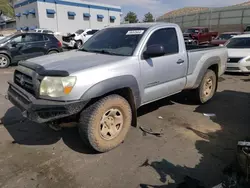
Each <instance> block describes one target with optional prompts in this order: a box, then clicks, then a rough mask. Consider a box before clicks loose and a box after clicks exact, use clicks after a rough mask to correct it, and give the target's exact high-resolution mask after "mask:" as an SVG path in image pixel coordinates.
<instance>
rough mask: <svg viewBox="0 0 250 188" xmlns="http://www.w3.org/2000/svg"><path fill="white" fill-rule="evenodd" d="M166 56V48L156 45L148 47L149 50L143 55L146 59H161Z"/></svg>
mask: <svg viewBox="0 0 250 188" xmlns="http://www.w3.org/2000/svg"><path fill="white" fill-rule="evenodd" d="M163 55H165V49H164V46H162V45H160V44H155V45H151V46H148V47H147V50H146V51H145V52H144V53H143V56H144V58H145V59H147V58H150V57H159V56H163Z"/></svg>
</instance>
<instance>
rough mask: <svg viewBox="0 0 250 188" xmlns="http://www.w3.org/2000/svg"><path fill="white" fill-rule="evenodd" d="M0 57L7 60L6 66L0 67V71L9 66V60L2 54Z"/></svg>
mask: <svg viewBox="0 0 250 188" xmlns="http://www.w3.org/2000/svg"><path fill="white" fill-rule="evenodd" d="M0 57H4V58H6V59H7V65H6V66H4V67H0V69H4V68H8V67H9V66H10V58H9V57H8V56H6V55H4V54H0Z"/></svg>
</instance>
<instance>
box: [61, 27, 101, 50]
mask: <svg viewBox="0 0 250 188" xmlns="http://www.w3.org/2000/svg"><path fill="white" fill-rule="evenodd" d="M97 31H99V30H98V29H86V30H83V29H79V30H77V31H76V32H75V33H72V34H68V35H67V36H63V37H62V40H63V45H64V46H66V47H70V48H77V49H80V48H81V46H82V45H83V44H84V43H85V42H86V41H87V40H88V39H89V38H90V37H92V36H93V35H94V34H95V33H96V32H97Z"/></svg>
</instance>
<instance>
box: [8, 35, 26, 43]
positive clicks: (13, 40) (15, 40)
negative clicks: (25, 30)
mask: <svg viewBox="0 0 250 188" xmlns="http://www.w3.org/2000/svg"><path fill="white" fill-rule="evenodd" d="M24 37H25V36H24V35H20V36H18V37H15V38H13V39H12V40H11V41H12V42H16V43H21V42H23V39H24Z"/></svg>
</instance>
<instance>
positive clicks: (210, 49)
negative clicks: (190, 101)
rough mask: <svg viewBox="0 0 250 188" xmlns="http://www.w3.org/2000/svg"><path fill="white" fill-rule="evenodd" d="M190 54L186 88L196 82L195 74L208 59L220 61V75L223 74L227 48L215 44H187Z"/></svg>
mask: <svg viewBox="0 0 250 188" xmlns="http://www.w3.org/2000/svg"><path fill="white" fill-rule="evenodd" d="M186 49H187V54H188V63H189V66H188V70H187V85H186V89H188V88H191V87H192V86H194V85H195V84H194V83H193V82H194V81H195V80H196V79H195V78H193V77H194V75H198V74H199V71H200V70H201V69H202V67H203V65H204V64H205V62H207V61H212V62H214V61H216V62H219V65H220V66H219V70H218V71H219V72H218V76H220V75H222V74H223V73H224V72H225V69H226V62H227V56H228V55H227V48H225V47H220V46H219V47H218V46H216V47H215V46H213V45H203V46H197V45H186Z"/></svg>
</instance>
